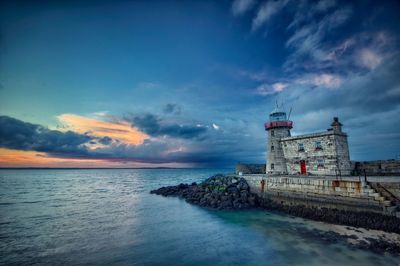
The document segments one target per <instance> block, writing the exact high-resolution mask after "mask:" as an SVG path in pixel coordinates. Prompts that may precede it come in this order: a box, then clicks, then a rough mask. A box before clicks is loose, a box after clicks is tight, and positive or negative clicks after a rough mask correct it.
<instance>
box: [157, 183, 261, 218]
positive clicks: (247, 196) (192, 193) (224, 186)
mask: <svg viewBox="0 0 400 266" xmlns="http://www.w3.org/2000/svg"><path fill="white" fill-rule="evenodd" d="M150 193H152V194H157V195H162V196H175V197H180V198H183V199H185V200H186V201H187V202H189V203H192V204H196V205H200V206H202V207H209V208H213V209H225V210H233V209H248V208H254V207H257V206H258V205H259V204H258V197H257V195H256V194H254V193H251V192H250V187H249V185H248V184H247V182H246V180H245V179H243V178H240V177H236V176H229V175H228V176H226V175H214V176H211V177H209V178H207V179H206V180H205V181H203V182H202V183H200V184H197V183H192V184H191V185H189V184H179V185H177V186H168V187H162V188H159V189H156V190H152V191H151V192H150Z"/></svg>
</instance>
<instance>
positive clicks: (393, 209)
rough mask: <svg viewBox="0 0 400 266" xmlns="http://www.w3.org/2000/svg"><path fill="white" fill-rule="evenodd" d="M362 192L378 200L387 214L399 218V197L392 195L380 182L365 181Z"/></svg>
mask: <svg viewBox="0 0 400 266" xmlns="http://www.w3.org/2000/svg"><path fill="white" fill-rule="evenodd" d="M364 192H367V193H368V195H369V196H370V197H371V196H372V197H374V200H376V201H378V202H379V203H380V205H381V206H382V207H383V209H384V211H385V212H386V213H387V214H390V215H393V216H396V217H397V218H400V199H399V198H398V197H396V196H395V195H393V194H392V193H391V192H390V191H389V190H387V189H386V188H385V187H384V186H383V185H382V184H380V183H372V182H367V184H366V185H365V187H364Z"/></svg>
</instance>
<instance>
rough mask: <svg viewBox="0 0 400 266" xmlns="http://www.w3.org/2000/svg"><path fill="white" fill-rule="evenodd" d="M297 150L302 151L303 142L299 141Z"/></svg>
mask: <svg viewBox="0 0 400 266" xmlns="http://www.w3.org/2000/svg"><path fill="white" fill-rule="evenodd" d="M299 151H304V144H303V143H299Z"/></svg>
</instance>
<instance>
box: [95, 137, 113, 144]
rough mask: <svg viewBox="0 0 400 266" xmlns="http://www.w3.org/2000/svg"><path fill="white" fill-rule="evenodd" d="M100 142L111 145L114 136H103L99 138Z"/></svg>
mask: <svg viewBox="0 0 400 266" xmlns="http://www.w3.org/2000/svg"><path fill="white" fill-rule="evenodd" d="M98 142H99V143H101V144H103V145H109V144H110V143H111V142H112V138H110V137H102V138H99V139H98Z"/></svg>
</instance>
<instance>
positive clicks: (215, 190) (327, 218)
mask: <svg viewBox="0 0 400 266" xmlns="http://www.w3.org/2000/svg"><path fill="white" fill-rule="evenodd" d="M150 193H151V194H156V195H162V196H165V197H179V198H182V199H184V200H186V201H187V202H188V203H191V204H194V205H198V206H200V207H205V208H209V209H214V210H230V211H235V210H246V209H255V210H260V211H272V212H277V213H282V214H287V215H291V216H293V217H294V218H303V219H307V220H310V221H312V222H313V223H315V224H317V225H319V226H318V228H316V229H313V230H310V231H309V233H310V234H313V235H315V236H316V237H319V238H322V239H325V240H326V241H328V242H330V243H332V242H338V241H345V242H346V243H347V244H348V245H349V246H350V247H353V248H359V249H366V250H370V251H373V252H377V253H380V254H383V253H385V252H388V253H391V254H395V255H399V256H400V219H398V218H396V217H391V216H385V215H380V214H376V213H368V212H351V211H343V210H336V209H327V208H310V207H306V206H301V205H296V206H294V205H293V206H288V205H283V204H278V203H276V202H273V201H272V200H268V199H263V198H261V197H259V196H257V195H256V194H255V193H252V192H251V191H250V187H249V186H248V184H247V182H246V181H245V180H244V179H243V178H240V177H232V176H224V175H215V176H212V177H210V178H208V179H206V180H204V181H203V182H202V183H200V184H197V183H192V184H190V185H189V184H179V185H177V186H167V187H161V188H159V189H156V190H152V191H150Z"/></svg>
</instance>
